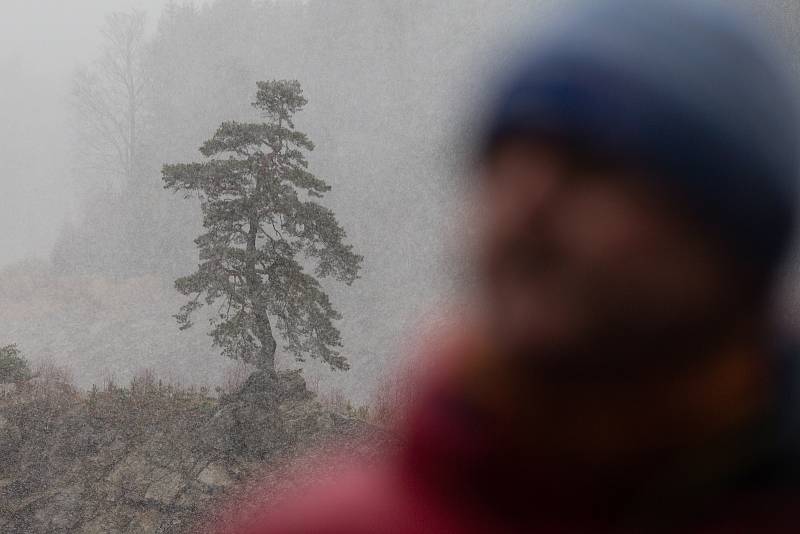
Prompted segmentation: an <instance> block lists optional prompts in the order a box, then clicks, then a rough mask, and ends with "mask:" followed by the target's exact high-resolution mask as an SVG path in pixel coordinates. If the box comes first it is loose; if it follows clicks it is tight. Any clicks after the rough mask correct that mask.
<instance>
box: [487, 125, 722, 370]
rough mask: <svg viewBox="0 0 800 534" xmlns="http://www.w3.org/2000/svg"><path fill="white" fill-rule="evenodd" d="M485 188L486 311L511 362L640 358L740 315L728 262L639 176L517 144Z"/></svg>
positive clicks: (491, 164) (491, 170)
mask: <svg viewBox="0 0 800 534" xmlns="http://www.w3.org/2000/svg"><path fill="white" fill-rule="evenodd" d="M482 184H483V197H482V202H481V205H482V206H483V207H485V209H486V210H487V212H486V213H485V214H484V216H483V217H482V220H483V222H484V223H485V228H484V229H483V230H484V231H483V233H482V236H483V239H484V244H483V247H482V253H483V257H482V266H483V269H484V275H485V278H484V283H485V285H484V288H483V289H484V291H485V297H486V301H485V302H486V303H487V307H486V310H485V311H486V312H487V315H488V318H489V322H490V326H491V329H492V332H493V334H494V339H495V342H496V343H498V344H500V345H501V346H502V347H504V349H506V350H510V351H513V352H515V353H520V352H521V353H525V354H526V355H530V354H534V355H537V356H538V357H540V358H542V359H545V360H546V359H547V358H563V357H565V356H568V355H569V354H570V353H573V354H578V353H581V354H585V353H587V352H588V353H593V354H597V355H607V354H608V352H613V353H614V354H619V355H623V354H626V353H630V354H631V355H633V356H634V357H636V355H637V354H638V355H641V352H640V351H642V350H649V351H651V353H652V352H656V351H658V350H659V349H661V348H666V347H668V346H671V345H675V344H677V343H686V342H688V341H690V340H693V339H699V338H702V337H703V336H705V335H707V334H708V333H709V332H711V331H712V330H715V329H716V328H717V327H718V325H719V324H720V323H721V322H723V321H724V320H725V319H724V318H725V317H729V316H730V311H731V310H732V309H733V308H735V307H736V306H735V304H734V303H733V302H732V300H731V297H732V296H734V295H736V294H737V291H736V286H735V284H733V282H732V277H731V275H730V273H729V272H728V270H727V269H726V265H728V262H727V261H726V259H725V257H724V256H723V254H722V253H721V252H720V251H719V250H718V249H717V247H716V245H715V244H714V243H713V242H712V240H711V239H709V238H708V237H707V236H706V235H705V234H704V233H703V232H701V231H699V229H698V228H697V227H696V226H695V225H693V224H692V222H690V221H691V219H690V218H689V217H687V216H686V215H685V214H684V213H682V212H681V211H680V210H679V209H678V208H677V207H675V206H674V205H672V204H671V203H670V202H669V201H668V199H667V195H664V194H660V192H659V191H657V190H656V189H655V188H654V186H653V185H652V184H650V183H648V180H647V179H646V177H645V176H643V175H640V174H637V172H635V171H633V170H631V169H624V168H620V167H615V166H612V165H610V164H607V163H601V162H598V161H596V160H592V159H589V158H586V157H583V156H580V155H576V154H574V153H570V152H568V151H566V150H563V149H560V148H558V146H557V145H550V144H544V143H541V144H537V143H532V142H527V141H511V142H505V143H504V144H502V145H501V146H500V147H499V148H497V149H496V150H495V151H494V153H493V155H492V156H491V157H490V158H489V161H488V162H487V164H486V168H485V178H484V180H483V182H482ZM607 351H608V352H607ZM604 357H605V356H604Z"/></svg>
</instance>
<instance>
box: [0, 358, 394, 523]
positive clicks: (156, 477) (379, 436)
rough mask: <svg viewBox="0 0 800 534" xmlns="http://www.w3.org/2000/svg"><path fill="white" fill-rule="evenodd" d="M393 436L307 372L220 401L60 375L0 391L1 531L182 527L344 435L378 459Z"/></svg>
mask: <svg viewBox="0 0 800 534" xmlns="http://www.w3.org/2000/svg"><path fill="white" fill-rule="evenodd" d="M388 440H389V436H388V434H387V433H385V432H383V431H381V430H379V429H377V428H376V427H372V426H370V425H368V424H366V423H364V422H361V421H359V420H356V419H352V418H348V417H345V416H342V415H339V414H336V413H334V412H332V411H330V410H327V409H325V408H323V407H322V406H321V405H320V403H319V402H317V401H316V400H315V398H314V395H313V394H312V393H310V392H309V391H308V389H307V388H306V385H305V382H304V380H303V379H302V377H301V376H300V374H299V373H298V372H283V373H279V375H278V377H277V378H270V377H268V376H266V375H261V374H254V375H251V377H250V378H249V379H248V380H247V381H246V382H245V383H244V384H243V385H242V386H241V388H240V389H238V390H237V391H236V392H234V393H230V394H224V395H222V396H221V397H220V398H219V399H214V398H211V397H209V396H208V392H206V391H205V390H195V389H194V388H188V389H187V388H180V387H176V386H172V385H164V383H163V382H162V381H159V380H157V379H156V378H155V377H154V375H152V374H144V375H143V376H140V377H138V378H137V379H135V380H134V381H132V383H131V384H130V386H128V387H125V388H120V387H118V386H115V385H114V384H113V383H108V384H106V385H105V386H104V387H103V388H102V389H101V390H98V389H97V388H95V389H93V390H91V391H88V392H80V391H78V390H77V389H75V388H74V387H72V386H71V385H69V383H68V381H67V380H65V378H64V376H63V375H60V374H59V373H58V372H53V369H51V370H50V372H48V373H44V374H41V373H40V375H39V377H38V378H35V379H34V380H32V381H30V382H28V383H24V384H18V385H17V386H16V389H15V390H14V391H11V392H9V393H6V394H5V395H3V394H2V393H0V531H2V532H4V533H6V534H17V533H19V534H22V533H25V534H31V533H39V532H42V533H44V532H48V533H59V532H64V533H67V532H69V533H85V534H90V533H98V534H99V533H105V532H121V533H145V532H147V533H154V532H169V533H176V532H177V533H179V532H186V531H191V530H192V529H194V528H197V527H198V526H200V525H202V524H205V523H206V522H208V521H210V520H211V518H212V516H213V513H214V511H215V510H218V509H219V507H220V505H221V504H222V503H223V500H224V499H225V498H226V497H229V496H231V495H234V494H236V492H237V491H239V490H242V489H244V488H246V487H247V484H248V482H249V481H250V480H252V479H253V478H254V477H255V476H258V478H259V479H260V478H263V477H264V476H270V475H271V476H272V480H273V481H274V484H273V486H274V487H275V488H277V487H279V484H280V480H279V478H278V477H277V475H276V473H277V472H280V470H281V469H285V468H286V466H287V465H289V464H290V463H291V461H292V459H294V458H297V457H298V456H301V455H304V454H306V453H308V452H310V451H316V452H317V454H322V455H325V454H328V453H329V452H334V451H339V450H340V449H341V447H342V441H345V442H347V443H348V447H347V449H348V450H349V451H351V452H352V453H354V454H357V455H358V456H359V457H360V458H363V459H365V460H366V459H369V458H371V457H374V455H375V454H376V453H377V451H378V450H379V445H380V444H386V443H388Z"/></svg>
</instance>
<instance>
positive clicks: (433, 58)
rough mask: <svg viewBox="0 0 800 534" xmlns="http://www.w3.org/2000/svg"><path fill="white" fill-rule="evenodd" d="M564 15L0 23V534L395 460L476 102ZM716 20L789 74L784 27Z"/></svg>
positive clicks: (451, 263)
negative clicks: (348, 459)
mask: <svg viewBox="0 0 800 534" xmlns="http://www.w3.org/2000/svg"><path fill="white" fill-rule="evenodd" d="M581 1H590V0H194V1H183V0H177V1H176V0H142V1H133V0H70V1H66V0H2V2H0V45H1V46H0V73H2V84H0V199H2V209H0V501H2V503H0V531H2V532H12V533H14V532H25V533H29V532H86V533H104V532H131V533H133V532H196V531H197V530H196V529H194V528H193V525H194V524H195V523H201V522H202V521H203V520H204V518H205V517H206V516H209V517H210V516H212V515H213V514H214V513H216V511H217V509H218V508H219V506H220V501H219V499H221V498H222V497H228V496H234V495H235V494H236V492H237V491H240V490H241V489H243V488H244V489H246V486H247V484H249V483H250V481H251V480H252V479H253V478H254V477H260V476H262V475H264V474H265V473H266V475H267V480H268V481H269V482H270V484H272V485H269V484H268V486H269V487H268V488H267V489H268V490H269V491H267V493H270V492H275V493H277V492H278V491H279V490H280V486H279V484H278V483H277V482H276V481H277V480H278V479H279V478H280V477H278V475H277V474H274V472H277V471H279V468H282V467H283V466H284V463H283V462H287V463H288V462H289V461H291V460H293V459H294V460H296V459H297V458H298V457H300V456H301V455H302V454H305V453H306V452H307V451H309V450H311V449H313V448H315V447H322V448H324V446H326V444H330V443H336V444H340V443H342V442H346V443H348V447H347V448H348V449H349V448H352V451H351V450H348V451H347V452H352V453H353V456H354V457H356V459H357V461H359V462H361V461H362V460H363V461H364V462H367V461H368V460H369V458H371V456H370V455H371V454H373V453H374V451H375V450H384V451H385V450H386V449H391V447H393V446H394V445H396V442H397V439H396V437H397V436H396V434H394V433H393V430H392V424H393V423H395V422H396V421H395V420H393V419H392V417H391V416H392V413H393V410H394V409H396V408H397V404H399V403H398V402H396V401H397V399H396V398H394V397H392V395H393V394H394V393H396V392H397V391H401V390H402V380H403V378H404V377H405V376H406V375H405V374H404V373H403V372H398V370H401V369H403V367H404V366H406V365H408V362H412V361H413V362H420V361H423V362H424V357H425V354H424V352H423V353H420V350H421V348H422V347H423V346H425V345H426V340H427V339H429V338H428V336H432V335H437V334H438V333H439V331H440V330H442V329H443V328H444V326H445V325H446V324H447V323H448V321H450V320H451V319H452V318H453V317H455V316H456V315H457V314H456V313H455V311H456V310H457V306H458V304H459V299H460V298H461V297H462V295H464V294H466V290H465V288H467V287H468V286H469V284H470V281H471V280H472V278H471V274H473V273H472V272H471V270H472V265H471V263H472V261H471V259H470V256H469V250H468V247H467V246H466V245H465V244H466V243H467V242H468V236H469V235H470V233H471V231H472V229H473V226H476V225H475V221H474V220H472V219H471V218H470V217H471V215H470V214H471V210H470V208H471V206H470V203H469V202H470V197H469V192H470V187H469V183H470V182H469V173H470V166H469V165H470V161H471V157H472V156H473V154H472V151H471V148H473V147H472V145H471V141H472V140H473V136H474V134H475V133H476V131H477V128H478V124H479V122H480V117H481V116H482V114H483V112H484V107H485V106H484V103H485V102H486V96H487V93H488V92H489V91H490V90H491V88H492V86H493V83H494V80H495V78H496V76H497V75H498V73H499V72H502V71H503V69H504V68H505V67H507V66H508V65H509V63H510V62H512V61H513V59H512V58H513V57H514V50H515V46H518V45H519V43H523V42H527V39H529V38H530V37H531V36H535V35H536V34H537V32H538V31H540V30H541V29H543V28H546V27H547V26H548V23H549V22H550V21H552V20H553V18H554V17H557V16H558V15H559V13H560V12H561V10H563V9H565V8H566V7H569V6H571V5H572V4H579V3H580V2H581ZM632 1H634V0H632ZM718 1H719V2H723V3H726V4H727V3H730V2H729V1H728V0H718ZM736 3H739V4H742V6H743V9H745V13H747V16H750V17H753V18H755V19H758V20H759V22H761V23H762V24H763V25H764V26H766V27H767V28H768V29H769V31H770V32H771V34H772V36H773V37H774V38H775V39H776V40H778V41H779V42H780V43H781V46H782V48H783V49H784V50H785V51H786V52H787V54H788V55H789V57H790V58H791V60H792V61H793V63H794V65H795V67H796V69H795V70H796V71H797V73H798V74H799V75H800V2H797V1H796V0H768V1H764V0H737V2H736ZM798 77H799V78H800V76H798ZM274 80H280V81H281V82H276V83H263V82H271V81H274ZM287 80H289V81H287ZM291 80H296V81H297V82H298V83H299V88H301V89H302V96H300V95H299V92H298V86H297V85H295V84H294V83H293V82H291ZM260 82H261V83H260ZM303 98H305V99H307V101H308V102H307V104H306V105H305V106H300V107H302V109H301V110H299V111H297V110H296V109H295V108H296V107H298V106H299V104H298V102H300V103H302V101H303ZM276 101H277V102H279V104H276V103H275V102H276ZM254 104H257V105H258V106H257V107H258V109H255V108H254ZM287 110H289V111H287ZM294 111H297V112H296V113H294ZM231 121H235V124H234V123H232V122H231ZM221 125H222V126H221ZM303 134H306V135H307V136H308V137H307V138H306V137H304V136H303ZM248 136H249V137H248ZM252 139H256V140H257V141H258V142H255V141H252ZM275 139H278V141H277V142H276V141H275ZM209 140H211V141H209ZM309 140H310V142H309ZM226 143H229V144H227V145H226ZM237 143H238V144H237ZM312 143H313V145H314V149H313V151H309V150H307V149H308V148H310V147H311V144H312ZM276 146H277V147H279V148H277V149H276V148H275V147H276ZM201 147H203V153H201V152H200V148H201ZM220 147H222V148H220ZM226 147H227V148H226ZM263 147H268V149H269V150H271V152H269V153H268V152H267V149H266V148H265V149H264V151H263V152H261V151H260V150H262V148H263ZM298 147H299V148H298ZM223 149H225V150H223ZM295 149H296V150H295ZM226 150H227V151H226ZM207 156H208V157H207ZM270 158H272V159H270ZM306 158H307V163H308V167H307V168H306V165H305V164H306ZM209 169H210V170H209ZM254 169H255V170H254ZM276 169H277V170H276ZM242 176H245V177H246V179H242ZM243 184H244V185H243ZM264 184H266V185H264ZM165 185H166V186H168V187H167V188H165ZM327 185H330V187H331V189H330V191H328V190H327ZM237 188H238V189H237ZM265 190H266V193H265ZM259 195H260V196H259ZM265 198H266V199H268V201H265V200H264V199H265ZM254 206H255V207H254ZM265 206H268V208H267V207H265ZM328 208H329V209H330V211H328V210H327V209H328ZM243 221H244V222H243ZM245 228H246V229H247V230H246V232H245ZM245 234H246V236H245ZM243 236H244V237H243ZM351 247H352V248H351ZM790 271H792V274H794V277H793V278H791V279H790V281H789V285H790V287H789V289H790V291H788V292H787V295H788V297H787V298H788V300H790V301H792V302H790V308H789V309H790V310H792V311H793V313H794V315H795V316H796V317H800V306H798V305H797V304H796V303H797V302H800V298H799V297H800V291H798V290H797V288H798V287H800V284H798V283H797V280H798V277H797V271H798V269H797V261H794V262H793V263H792V265H791V266H790ZM626 280H627V279H626ZM351 282H352V283H351ZM264 295H267V296H268V297H269V298H266V297H264ZM199 304H206V305H205V306H204V307H202V308H200V309H195V308H196V307H197V306H199ZM460 311H461V310H459V312H460ZM548 312H549V308H548ZM504 319H505V317H504ZM192 321H193V324H192ZM220 325H221V326H220ZM264 325H266V327H265V326H264ZM209 334H214V337H212V336H211V335H209ZM215 342H216V343H215ZM228 356H232V358H229V357H228ZM416 357H421V358H423V360H414V359H413V358H416ZM242 362H244V363H242ZM273 363H274V366H273ZM398 384H399V385H398ZM457 408H458V409H460V408H459V407H458V406H457ZM434 420H435V419H434ZM445 428H448V429H449V428H450V427H449V426H446V425H445ZM448 431H449V430H448ZM458 435H461V434H458ZM465 435H467V436H471V435H472V434H465ZM365 437H366V438H368V439H366V438H365ZM362 439H363V440H364V441H369V443H368V444H367V445H364V444H363V443H362V442H361V441H359V440H362ZM361 445H364V446H363V447H361ZM337 447H338V448H337V449H336V450H335V452H336V453H339V452H341V451H340V450H339V449H341V448H342V447H341V446H340V445H337ZM325 452H326V453H330V452H331V451H330V450H328V451H325ZM325 457H326V456H323V458H325ZM365 465H369V464H365ZM318 467H326V468H327V467H328V466H318ZM273 469H274V472H273ZM273 483H274V484H273ZM610 486H611V487H614V485H613V484H612V485H610ZM204 514H205V515H204Z"/></svg>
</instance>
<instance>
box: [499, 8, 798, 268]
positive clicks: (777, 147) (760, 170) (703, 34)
mask: <svg viewBox="0 0 800 534" xmlns="http://www.w3.org/2000/svg"><path fill="white" fill-rule="evenodd" d="M551 30H552V31H551V32H550V33H549V34H548V35H547V36H544V37H543V38H541V39H540V40H538V41H536V42H535V43H533V44H532V45H531V46H530V47H528V50H527V53H526V54H523V57H522V59H521V61H520V62H519V64H518V65H517V66H516V68H515V69H513V72H512V74H511V76H509V77H508V79H507V81H506V82H505V83H504V84H503V85H502V86H501V88H500V90H499V91H498V94H497V98H496V100H495V101H494V106H493V107H492V108H491V110H492V111H491V112H490V114H489V117H488V121H487V124H486V126H487V128H486V131H485V136H484V141H485V143H486V145H487V147H488V146H492V145H494V144H496V143H497V142H498V141H499V140H500V139H502V138H505V137H508V136H518V135H524V136H530V135H533V136H537V135H548V136H549V135H556V136H558V137H559V138H567V139H569V140H571V141H575V142H576V143H580V144H581V145H582V146H587V147H589V148H591V149H593V150H599V151H602V152H605V153H608V154H610V155H612V156H613V155H619V156H620V157H621V158H625V159H631V160H634V161H635V162H636V163H638V164H641V165H644V166H645V168H646V169H648V170H649V171H650V172H649V173H648V174H649V175H651V176H652V178H651V179H653V180H658V181H659V183H661V184H662V185H663V186H665V188H666V189H669V190H672V191H674V192H675V196H676V197H677V198H679V199H681V200H682V201H684V202H685V203H686V206H688V207H689V208H690V209H691V210H693V211H694V212H695V213H696V214H697V215H698V216H699V219H698V220H700V221H702V222H703V223H704V224H705V225H707V226H708V227H710V228H712V229H713V230H714V231H715V232H716V233H717V234H718V235H720V236H721V237H722V239H723V241H724V242H725V243H728V244H729V245H730V246H731V249H732V250H733V252H734V254H735V257H736V258H737V259H740V260H741V261H742V262H743V265H744V266H746V267H747V268H749V269H750V270H751V271H753V272H754V273H757V274H758V275H759V276H765V277H766V279H771V278H772V277H773V274H774V272H775V271H776V269H777V267H779V266H780V264H781V261H782V259H783V258H784V256H785V254H786V252H787V249H788V248H789V246H790V244H791V241H792V237H793V232H794V226H795V217H796V211H797V202H798V198H797V197H798V180H797V178H798V176H797V171H798V149H799V148H800V131H799V127H798V124H799V123H798V110H797V105H796V101H795V96H796V95H795V92H794V84H793V83H791V82H790V79H791V76H790V75H789V74H788V72H787V69H786V66H785V64H784V63H783V62H782V61H780V60H779V59H778V57H779V54H778V53H777V51H776V50H775V49H773V48H771V47H770V46H769V45H768V44H767V43H766V41H765V40H763V39H762V38H761V37H762V36H761V35H760V34H758V33H756V32H755V31H754V30H753V29H752V28H750V27H749V26H748V25H747V24H745V23H744V22H743V21H742V20H740V19H739V18H736V17H735V16H733V15H732V14H731V13H729V12H727V11H723V10H721V9H713V8H711V7H710V6H709V5H707V4H704V3H703V2H700V1H695V2H693V3H692V4H688V3H683V2H680V3H679V2H670V1H668V0H661V1H643V0H635V1H622V0H609V1H599V2H593V3H592V5H591V7H587V8H586V9H585V10H583V11H580V12H578V13H575V14H574V15H573V16H572V17H569V18H567V19H566V20H565V21H563V23H562V24H559V25H555V26H554V27H552V28H551Z"/></svg>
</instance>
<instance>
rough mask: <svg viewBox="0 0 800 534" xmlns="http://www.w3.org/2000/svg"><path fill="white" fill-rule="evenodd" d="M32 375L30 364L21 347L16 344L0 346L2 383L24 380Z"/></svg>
mask: <svg viewBox="0 0 800 534" xmlns="http://www.w3.org/2000/svg"><path fill="white" fill-rule="evenodd" d="M30 377H31V368H30V364H29V363H28V360H26V359H25V357H24V356H23V355H22V352H21V351H20V350H19V348H17V346H16V345H15V344H14V345H6V346H5V347H0V384H8V383H11V382H22V381H25V380H28V379H30Z"/></svg>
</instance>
